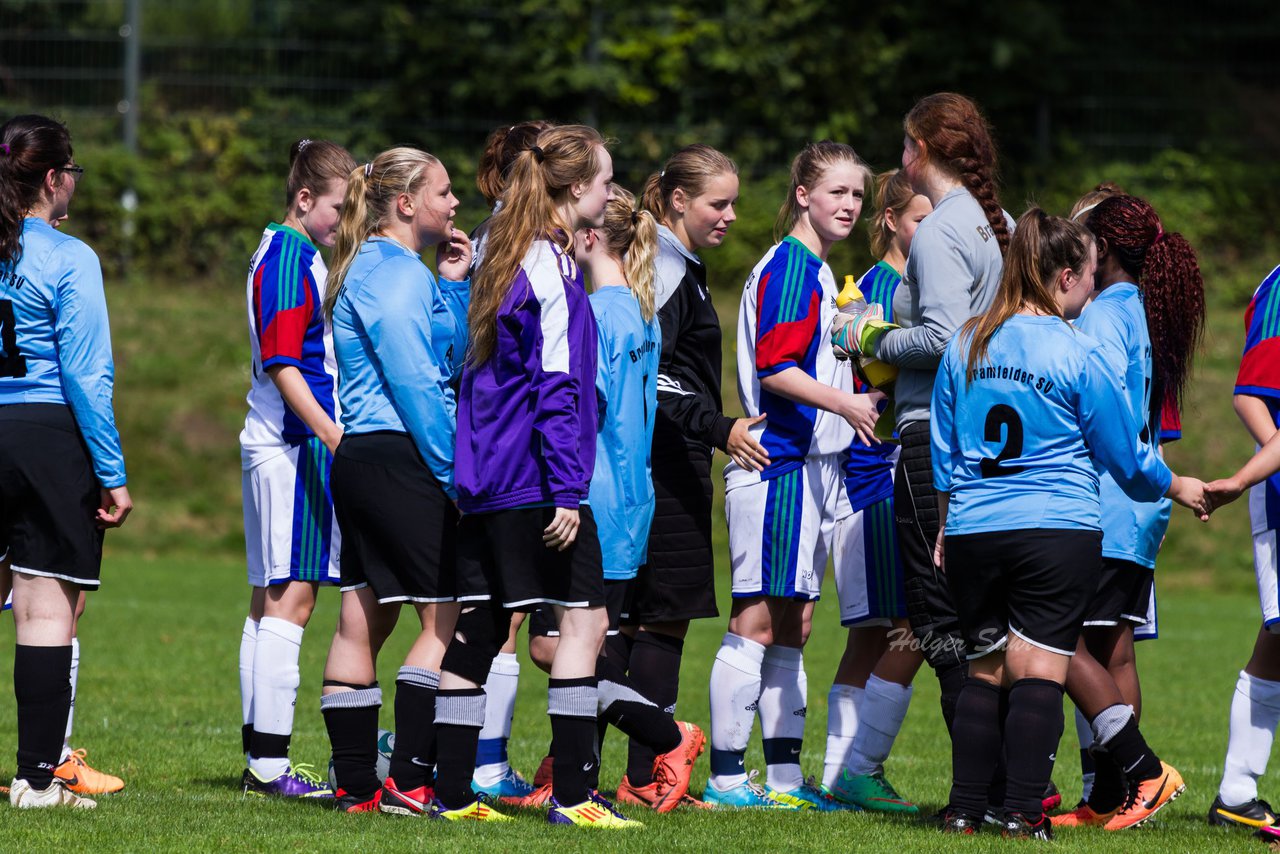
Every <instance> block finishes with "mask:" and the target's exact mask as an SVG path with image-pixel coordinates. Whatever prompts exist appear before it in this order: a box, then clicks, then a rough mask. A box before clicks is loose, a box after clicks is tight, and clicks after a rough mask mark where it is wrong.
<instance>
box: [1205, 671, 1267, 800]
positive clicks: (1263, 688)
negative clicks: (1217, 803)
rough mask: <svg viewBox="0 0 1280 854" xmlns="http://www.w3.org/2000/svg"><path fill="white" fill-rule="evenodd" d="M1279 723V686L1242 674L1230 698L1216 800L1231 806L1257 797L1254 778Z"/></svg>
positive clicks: (1259, 772)
mask: <svg viewBox="0 0 1280 854" xmlns="http://www.w3.org/2000/svg"><path fill="white" fill-rule="evenodd" d="M1277 723H1280V682H1272V681H1270V680H1268V679H1259V678H1258V677H1256V676H1250V675H1249V674H1248V673H1245V672H1244V671H1243V670H1241V671H1240V678H1239V679H1238V680H1236V690H1235V695H1234V696H1233V697H1232V698H1231V731H1230V732H1231V734H1230V736H1229V737H1228V739H1227V760H1226V763H1225V766H1224V767H1223V769H1222V784H1221V785H1220V786H1218V797H1220V798H1222V802H1223V803H1225V804H1230V805H1232V806H1235V805H1237V804H1243V803H1247V802H1249V801H1251V800H1253V799H1254V798H1256V797H1258V778H1259V777H1261V776H1262V775H1263V773H1265V772H1266V770H1267V760H1268V759H1269V758H1270V757H1271V743H1272V741H1273V740H1274V739H1275V734H1276V724H1277Z"/></svg>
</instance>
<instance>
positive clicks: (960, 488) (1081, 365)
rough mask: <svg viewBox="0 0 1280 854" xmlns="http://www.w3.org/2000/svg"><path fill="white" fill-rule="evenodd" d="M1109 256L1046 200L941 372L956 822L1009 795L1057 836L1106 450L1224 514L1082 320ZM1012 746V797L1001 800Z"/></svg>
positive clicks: (1148, 493) (1147, 489)
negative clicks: (1153, 436)
mask: <svg viewBox="0 0 1280 854" xmlns="http://www.w3.org/2000/svg"><path fill="white" fill-rule="evenodd" d="M1096 266H1097V250H1096V247H1095V245H1094V242H1093V238H1092V237H1091V235H1090V234H1089V232H1088V231H1086V230H1085V229H1084V228H1083V227H1082V226H1080V225H1079V224H1077V223H1074V222H1072V221H1070V220H1066V219H1062V218H1060V217H1053V216H1049V215H1047V214H1045V213H1044V211H1042V210H1040V209H1039V208H1032V209H1031V210H1030V211H1028V212H1027V213H1026V214H1024V215H1023V216H1022V218H1021V219H1020V220H1019V221H1018V224H1017V228H1016V230H1015V232H1014V235H1013V239H1012V241H1011V242H1010V247H1009V253H1008V263H1007V264H1006V265H1005V267H1004V271H1003V273H1002V275H1001V279H1000V283H999V287H998V289H997V291H996V294H995V298H994V301H993V302H992V305H991V308H989V309H988V310H987V311H986V312H985V313H984V314H982V315H979V316H978V317H976V318H974V319H973V320H970V321H969V322H968V323H966V324H965V325H964V326H963V327H962V329H961V330H960V332H959V333H958V334H957V335H956V336H955V337H954V338H953V339H952V341H951V343H950V344H949V345H948V346H947V350H946V353H945V354H944V356H943V359H942V364H941V365H940V367H939V369H938V375H937V382H936V384H935V386H934V390H933V398H932V401H931V412H932V419H931V423H930V437H931V441H932V457H933V477H934V488H935V489H936V490H937V491H938V496H939V499H938V510H939V515H940V516H941V517H942V521H943V528H942V531H940V532H939V536H938V540H937V543H936V546H935V550H934V560H935V563H936V564H937V565H938V566H939V567H940V568H941V569H942V570H943V571H944V572H945V574H946V579H947V583H948V586H949V587H950V591H951V595H952V597H953V598H954V601H955V603H956V609H957V615H958V617H959V621H960V630H961V632H962V637H963V640H964V642H965V645H966V648H967V649H968V659H969V676H968V678H967V679H966V680H965V683H964V687H963V689H962V690H961V692H960V696H959V698H958V702H957V704H956V714H955V721H954V724H953V727H952V786H951V795H950V799H949V803H948V807H947V810H946V812H945V814H944V820H943V827H942V829H943V831H944V832H949V833H962V834H971V833H975V832H976V831H977V828H978V826H979V825H980V824H981V823H982V820H983V815H984V814H985V813H986V811H987V809H988V807H989V806H990V807H994V808H997V809H1003V833H1004V835H1006V836H1009V837H1021V838H1027V837H1030V838H1038V839H1048V838H1051V837H1052V831H1051V829H1050V824H1049V821H1048V819H1047V818H1046V817H1045V815H1044V807H1043V796H1044V792H1045V789H1046V787H1047V785H1048V783H1049V778H1050V775H1051V773H1052V771H1053V761H1054V752H1055V751H1056V750H1057V746H1058V741H1059V739H1060V738H1061V735H1062V728H1063V715H1062V695H1063V683H1064V682H1065V680H1066V678H1067V671H1068V667H1069V665H1070V663H1071V656H1072V655H1073V654H1074V650H1075V647H1076V642H1077V640H1078V638H1079V635H1080V628H1081V619H1082V616H1083V614H1084V611H1085V607H1086V606H1087V604H1088V600H1089V598H1090V597H1091V596H1092V594H1093V591H1094V590H1096V588H1097V583H1098V578H1099V574H1100V572H1101V564H1102V532H1101V529H1100V526H1101V522H1100V511H1099V502H1098V474H1097V469H1095V468H1094V465H1095V462H1096V464H1097V465H1098V466H1099V467H1100V468H1101V469H1104V470H1106V471H1107V472H1109V473H1110V474H1111V475H1112V476H1113V477H1114V478H1115V480H1116V483H1117V484H1118V485H1119V486H1120V487H1121V488H1122V489H1123V490H1124V491H1125V492H1126V493H1127V494H1129V495H1130V496H1132V497H1133V498H1134V499H1137V500H1144V501H1152V500H1155V499H1157V498H1159V497H1160V496H1161V495H1168V496H1169V497H1171V498H1173V499H1174V500H1175V501H1178V502H1179V503H1182V504H1185V505H1186V506H1188V507H1192V508H1193V509H1195V510H1196V511H1197V513H1199V514H1201V515H1202V516H1204V515H1205V514H1206V513H1207V501H1206V499H1205V495H1204V485H1203V484H1202V483H1200V482H1199V481H1197V480H1195V479H1193V478H1179V477H1177V476H1176V475H1174V474H1173V473H1172V472H1171V471H1170V470H1169V468H1168V466H1166V465H1165V464H1164V462H1163V461H1162V460H1161V459H1160V457H1159V455H1158V453H1157V451H1156V448H1155V447H1154V446H1153V445H1151V444H1147V443H1143V442H1141V441H1140V439H1139V432H1140V428H1139V423H1138V420H1137V419H1136V418H1134V417H1133V416H1132V414H1131V413H1130V411H1129V407H1128V406H1127V404H1126V402H1125V399H1124V391H1123V386H1122V381H1121V379H1120V378H1119V377H1117V376H1116V373H1115V370H1114V369H1113V368H1112V366H1111V364H1110V362H1109V361H1108V360H1107V357H1106V355H1105V354H1104V353H1103V352H1102V348H1101V346H1100V345H1098V343H1097V342H1096V341H1094V340H1092V339H1091V338H1089V337H1088V336H1087V335H1085V334H1084V333H1082V332H1080V331H1078V330H1076V329H1074V328H1073V327H1072V326H1070V325H1069V324H1068V323H1067V322H1066V321H1067V320H1070V319H1073V318H1075V317H1077V316H1079V314H1080V311H1081V309H1082V308H1083V307H1084V305H1085V303H1086V302H1087V301H1088V299H1089V298H1090V296H1091V295H1092V293H1093V281H1094V271H1095V269H1096ZM944 536H945V539H944ZM1006 709H1007V711H1005V710H1006ZM1001 756H1003V757H1004V758H1005V762H1006V766H1007V784H1006V793H1005V800H1004V803H1003V804H989V803H988V801H989V795H990V790H991V782H992V778H993V775H994V774H995V771H996V767H997V764H998V762H999V761H1000V758H1001Z"/></svg>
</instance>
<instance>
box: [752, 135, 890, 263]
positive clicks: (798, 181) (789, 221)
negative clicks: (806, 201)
mask: <svg viewBox="0 0 1280 854" xmlns="http://www.w3.org/2000/svg"><path fill="white" fill-rule="evenodd" d="M837 163H851V164H853V166H854V167H855V168H857V169H858V170H859V171H860V172H861V173H862V186H863V188H864V189H865V188H866V185H867V181H868V179H870V178H871V169H870V168H869V167H868V166H867V164H866V163H864V162H863V160H862V158H861V157H859V156H858V152H856V151H854V150H853V146H851V145H845V144H844V143H843V142H832V141H831V140H829V139H824V140H822V141H821V142H810V143H808V144H806V145H805V147H804V148H802V149H800V153H799V154H797V155H796V157H795V160H792V161H791V189H790V191H789V192H788V193H787V198H786V200H785V201H784V202H783V203H782V207H781V208H779V209H778V218H777V219H776V220H775V221H774V224H773V239H774V240H781V239H782V238H784V237H786V236H787V235H788V234H789V233H790V232H791V229H793V228H795V227H796V222H798V221H799V219H800V214H801V209H800V204H799V203H798V202H797V201H796V190H798V189H799V188H800V187H804V188H806V189H810V190H811V189H813V187H814V186H816V185H817V184H818V183H819V182H820V181H822V176H823V175H825V174H826V172H827V170H828V169H830V168H831V167H832V166H835V165H836V164H837Z"/></svg>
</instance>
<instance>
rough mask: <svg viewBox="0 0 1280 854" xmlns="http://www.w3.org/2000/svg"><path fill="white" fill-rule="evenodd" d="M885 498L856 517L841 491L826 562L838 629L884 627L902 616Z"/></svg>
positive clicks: (897, 559)
mask: <svg viewBox="0 0 1280 854" xmlns="http://www.w3.org/2000/svg"><path fill="white" fill-rule="evenodd" d="M896 527H897V526H896V524H895V522H894V517H893V496H892V495H890V496H889V497H888V498H885V499H884V500H882V501H878V502H876V503H875V504H872V505H871V506H869V507H866V508H864V509H862V510H859V511H857V512H853V511H852V510H851V506H850V504H849V499H848V495H847V493H845V491H844V490H843V489H842V490H841V496H840V505H839V510H838V512H837V514H836V524H835V538H834V542H833V548H834V551H833V554H832V559H833V563H834V566H835V576H836V596H837V597H838V598H839V600H840V625H842V626H847V627H854V626H888V625H891V623H892V621H893V620H894V619H905V618H906V616H907V601H906V596H907V594H906V588H905V584H904V577H903V572H902V556H901V554H900V553H899V552H898V534H897V529H896Z"/></svg>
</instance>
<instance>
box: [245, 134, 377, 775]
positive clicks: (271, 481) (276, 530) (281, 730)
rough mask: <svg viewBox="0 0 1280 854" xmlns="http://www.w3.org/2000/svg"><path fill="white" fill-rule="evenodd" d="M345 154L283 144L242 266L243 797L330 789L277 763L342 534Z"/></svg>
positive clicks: (335, 576)
mask: <svg viewBox="0 0 1280 854" xmlns="http://www.w3.org/2000/svg"><path fill="white" fill-rule="evenodd" d="M355 165H356V163H355V160H353V159H352V157H351V155H350V154H348V153H347V151H346V149H344V148H343V147H342V146H340V145H337V144H336V143H333V142H329V141H327V140H310V139H302V140H299V141H298V142H296V143H294V145H293V148H292V150H291V151H290V152H289V175H288V178H287V179H286V181H285V202H286V206H287V207H286V210H285V216H284V219H283V222H280V223H274V222H273V223H271V224H270V225H268V226H267V227H266V229H264V231H263V233H262V238H261V240H260V242H259V244H258V248H257V250H256V251H255V252H254V253H253V258H252V261H251V262H250V265H249V277H248V283H247V286H246V300H247V303H248V314H249V340H250V348H251V353H252V368H253V370H252V380H251V385H250V389H249V396H248V403H249V412H248V414H247V415H246V417H245V425H244V430H243V431H241V433H240V448H241V462H242V466H243V468H244V472H243V477H242V486H243V497H244V522H245V547H246V550H247V552H246V558H247V563H248V568H249V584H250V587H251V589H252V591H253V592H252V594H251V597H250V600H249V616H248V617H246V618H245V621H244V630H243V631H242V633H241V637H240V701H241V707H242V711H243V715H244V717H243V721H244V727H243V730H242V733H243V747H244V753H245V755H246V757H247V759H248V764H249V767H248V768H246V769H245V772H244V775H243V777H242V778H241V788H242V789H243V790H244V792H245V794H251V795H275V796H280V797H301V798H314V797H320V798H328V797H331V796H332V792H330V790H329V787H328V785H327V784H325V783H323V782H321V781H320V780H319V779H318V778H317V777H315V776H314V775H312V774H310V773H308V772H307V770H306V768H305V767H302V766H299V767H297V768H295V767H293V766H291V765H290V762H289V741H290V737H291V736H292V734H293V715H294V707H295V705H296V703H297V699H298V684H299V679H300V676H299V671H298V656H299V653H300V652H301V648H302V634H303V630H304V629H305V628H306V626H307V623H308V622H309V621H310V619H311V613H312V611H313V610H314V609H315V605H316V595H317V592H318V589H319V587H320V584H321V583H329V584H336V583H337V582H338V581H339V573H338V550H339V548H340V543H341V537H340V536H339V533H338V529H337V525H336V524H335V522H334V518H333V499H332V497H331V495H330V492H329V470H330V466H331V465H332V462H333V451H334V449H335V448H337V447H338V440H339V439H341V438H342V428H340V427H339V426H338V424H337V412H336V410H335V408H334V400H335V397H336V390H337V382H338V369H337V365H336V364H335V363H334V360H333V338H332V330H331V329H330V328H329V324H328V323H327V321H326V319H325V318H324V316H323V314H322V312H321V310H320V303H321V300H322V298H323V295H324V289H325V276H326V272H327V271H326V268H325V264H324V259H323V258H322V257H321V256H320V247H322V246H323V247H331V246H333V242H334V239H335V237H336V236H337V232H338V213H339V211H340V210H341V208H342V197H343V195H344V194H345V193H346V190H347V174H348V173H349V172H351V170H352V169H354V168H355Z"/></svg>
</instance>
